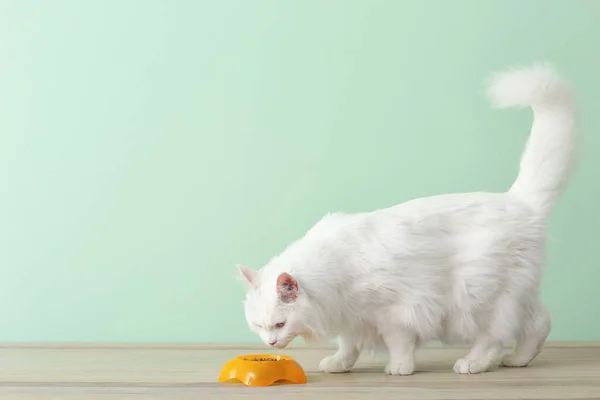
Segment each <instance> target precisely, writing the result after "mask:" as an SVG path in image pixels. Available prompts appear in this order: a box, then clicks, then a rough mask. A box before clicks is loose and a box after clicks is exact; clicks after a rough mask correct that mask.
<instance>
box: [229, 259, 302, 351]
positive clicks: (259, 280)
mask: <svg viewBox="0 0 600 400" xmlns="http://www.w3.org/2000/svg"><path fill="white" fill-rule="evenodd" d="M238 270H239V271H240V274H241V275H242V278H243V279H244V280H245V281H246V282H247V283H248V293H247V295H246V301H245V303H244V304H245V313H246V321H247V322H248V326H249V327H250V329H251V330H252V331H253V332H255V333H256V334H258V335H259V336H260V338H261V339H262V341H263V342H265V343H266V344H268V345H269V346H273V347H276V348H278V349H283V348H284V347H286V346H287V345H288V344H290V342H291V341H292V340H294V338H296V337H297V336H310V335H311V330H310V329H309V327H308V324H307V321H306V315H307V314H308V313H307V310H309V309H310V305H309V301H308V299H307V298H306V295H305V294H304V293H303V291H302V289H301V288H300V287H299V285H298V282H297V281H296V280H295V279H294V278H293V277H292V276H291V275H290V274H288V273H286V272H283V273H281V274H279V275H277V276H272V277H271V276H265V275H264V274H260V275H259V274H258V273H257V272H256V271H254V270H251V269H248V268H246V267H242V266H238Z"/></svg>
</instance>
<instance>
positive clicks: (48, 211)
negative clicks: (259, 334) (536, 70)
mask: <svg viewBox="0 0 600 400" xmlns="http://www.w3.org/2000/svg"><path fill="white" fill-rule="evenodd" d="M599 15H600V2H599V1H594V0H589V1H585V0H578V1H573V0H569V1H551V0H528V1H522V0H502V1H501V0H497V1H491V0H487V1H486V0H472V1H464V0H463V1H457V0H454V1H448V0H446V1H444V0H440V1H424V0H419V1H416V0H415V1H400V0H396V1H392V0H390V1H367V0H364V1H357V0H356V1H350V0H345V1H343V0H328V1H322V0H305V1H284V0H280V1H263V0H260V1H259V0H255V1H243V0H240V1H223V0H219V1H208V0H207V1H194V0H187V1H185V0H180V1H158V0H151V1H150V0H148V1H142V0H139V1H133V0H129V1H122V0H119V1H117V0H111V1H100V0H97V1H79V0H72V1H67V0H56V1H31V0H13V1H3V2H2V5H1V11H0V51H1V52H0V54H1V55H2V58H1V61H0V188H1V193H0V268H1V275H0V341H251V340H252V341H253V340H256V339H255V337H254V335H251V334H250V333H249V332H248V329H247V328H246V325H245V322H244V318H243V312H242V306H241V302H242V299H243V295H244V288H243V285H242V284H241V283H240V282H239V281H237V280H236V271H235V269H234V267H233V265H234V264H235V263H245V264H248V265H249V266H252V267H258V266H260V265H261V263H264V262H265V261H267V260H268V259H269V258H270V257H271V256H273V255H275V254H276V253H277V252H279V251H280V250H282V249H283V247H284V246H285V245H286V244H287V243H288V242H289V241H290V240H293V239H295V238H297V237H299V236H300V235H302V234H303V232H304V231H305V230H306V229H307V228H309V227H310V226H311V225H312V224H313V223H314V222H316V221H317V220H318V219H319V217H321V216H322V215H323V214H325V213H326V212H329V211H337V210H343V211H366V210H372V209H376V208H381V207H386V206H390V205H393V204H396V203H398V202H401V201H405V200H408V199H411V198H414V197H419V196H424V195H432V194H438V193H446V192H461V191H475V190H490V191H502V190H505V189H506V188H508V187H509V185H510V184H511V182H512V180H513V178H514V176H515V174H516V169H517V164H518V158H519V155H520V152H521V149H522V147H523V144H524V141H525V139H526V136H527V133H528V128H529V124H530V113H529V112H527V111H522V112H518V111H495V110H492V109H490V108H489V106H488V103H487V101H486V100H485V98H484V97H483V95H482V82H483V80H484V78H485V77H486V76H487V73H488V72H489V71H491V70H494V69H497V68H502V67H505V66H510V65H514V64H518V63H526V62H530V61H535V60H538V59H547V60H551V61H554V62H555V63H557V64H558V66H559V67H560V69H561V70H562V71H563V72H564V74H565V75H567V76H569V77H570V78H571V79H572V81H573V83H574V85H575V87H576V89H577V90H578V93H579V99H580V103H581V109H582V124H583V128H584V129H583V130H584V133H585V137H584V139H583V146H582V149H583V158H582V161H581V162H580V165H579V169H578V171H577V174H576V176H575V177H574V179H573V180H572V184H571V185H570V188H569V190H568V192H567V193H566V194H565V195H564V197H563V198H562V199H561V201H560V204H559V205H558V207H557V209H556V212H555V214H554V215H553V217H552V220H551V224H550V226H551V229H550V237H551V240H550V243H549V263H548V266H547V270H546V274H545V279H544V284H543V296H544V298H545V299H546V301H547V303H548V305H549V308H550V309H551V312H552V315H553V320H554V331H553V336H552V338H553V339H556V340H600V318H598V317H597V315H598V312H597V305H598V304H599V303H600V292H599V291H598V283H599V282H600V266H599V265H598V258H597V251H598V247H597V246H598V245H597V239H596V238H595V235H596V234H597V229H594V228H595V227H597V225H598V223H599V222H600V220H599V217H600V212H599V211H598V207H597V203H598V198H599V197H598V195H599V193H600V191H599V189H600V179H598V175H597V173H598V171H599V168H598V167H599V162H598V158H599V157H600V122H599V116H598V104H599V96H600V82H599V81H600V78H599V77H598V76H599V75H598V71H600V52H599V51H598V48H599V45H600V23H598V18H599V17H598V16H599Z"/></svg>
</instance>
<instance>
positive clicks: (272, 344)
mask: <svg viewBox="0 0 600 400" xmlns="http://www.w3.org/2000/svg"><path fill="white" fill-rule="evenodd" d="M276 344H277V340H276V341H274V342H269V345H271V346H275V345H276Z"/></svg>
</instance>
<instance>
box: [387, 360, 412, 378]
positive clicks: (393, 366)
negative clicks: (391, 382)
mask: <svg viewBox="0 0 600 400" xmlns="http://www.w3.org/2000/svg"><path fill="white" fill-rule="evenodd" d="M414 372H415V363H414V362H410V361H408V360H407V361H390V362H389V363H388V365H387V366H386V367H385V373H386V374H388V375H412V374H413V373H414Z"/></svg>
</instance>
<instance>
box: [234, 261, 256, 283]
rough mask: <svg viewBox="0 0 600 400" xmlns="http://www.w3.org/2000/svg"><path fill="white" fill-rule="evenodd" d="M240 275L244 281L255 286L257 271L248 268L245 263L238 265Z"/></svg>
mask: <svg viewBox="0 0 600 400" xmlns="http://www.w3.org/2000/svg"><path fill="white" fill-rule="evenodd" d="M236 267H237V269H238V271H240V275H241V276H242V278H244V281H246V283H247V284H248V285H250V286H254V284H255V283H256V271H254V270H251V269H250V268H246V267H244V266H243V265H236Z"/></svg>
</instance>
